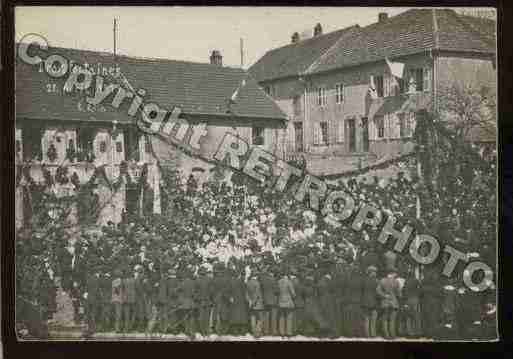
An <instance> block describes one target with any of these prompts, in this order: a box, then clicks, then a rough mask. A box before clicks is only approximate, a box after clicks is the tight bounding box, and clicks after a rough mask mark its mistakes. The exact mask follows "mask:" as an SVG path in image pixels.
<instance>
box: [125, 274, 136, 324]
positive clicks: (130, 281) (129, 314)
mask: <svg viewBox="0 0 513 359" xmlns="http://www.w3.org/2000/svg"><path fill="white" fill-rule="evenodd" d="M123 295H124V302H123V314H124V320H125V322H124V328H125V331H131V330H132V329H134V318H135V298H136V292H135V278H134V277H133V274H132V271H131V270H130V269H129V267H127V268H126V269H125V276H124V279H123Z"/></svg>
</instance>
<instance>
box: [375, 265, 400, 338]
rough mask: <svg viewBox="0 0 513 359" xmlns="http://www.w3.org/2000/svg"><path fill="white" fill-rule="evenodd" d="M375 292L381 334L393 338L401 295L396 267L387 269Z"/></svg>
mask: <svg viewBox="0 0 513 359" xmlns="http://www.w3.org/2000/svg"><path fill="white" fill-rule="evenodd" d="M376 293H377V294H378V297H379V298H380V301H381V303H380V304H381V305H380V307H381V310H382V315H381V324H382V330H383V335H384V337H385V338H394V337H395V336H396V332H397V311H398V309H399V300H400V297H401V290H400V287H399V281H398V280H397V270H396V269H394V268H391V269H389V270H388V274H387V276H386V277H385V278H382V279H381V280H380V281H379V283H378V287H377V288H376Z"/></svg>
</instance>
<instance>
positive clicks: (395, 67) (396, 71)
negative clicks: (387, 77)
mask: <svg viewBox="0 0 513 359" xmlns="http://www.w3.org/2000/svg"><path fill="white" fill-rule="evenodd" d="M385 61H386V63H387V66H388V69H389V70H390V73H391V74H392V75H394V76H395V77H398V78H400V79H402V78H403V73H404V64H403V63H402V62H390V61H389V60H388V58H387V57H385Z"/></svg>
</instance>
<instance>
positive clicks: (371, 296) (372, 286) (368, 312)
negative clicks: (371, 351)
mask: <svg viewBox="0 0 513 359" xmlns="http://www.w3.org/2000/svg"><path fill="white" fill-rule="evenodd" d="M377 271H378V269H377V268H376V267H375V266H373V265H371V266H369V267H368V268H367V276H366V277H365V278H364V279H363V283H362V299H361V303H362V309H363V316H364V331H365V336H366V337H368V338H374V337H375V336H376V335H377V332H376V322H377V319H378V307H379V306H378V300H377V294H376V288H377V287H378V279H377V277H376V275H377Z"/></svg>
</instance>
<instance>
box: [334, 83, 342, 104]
mask: <svg viewBox="0 0 513 359" xmlns="http://www.w3.org/2000/svg"><path fill="white" fill-rule="evenodd" d="M342 101H344V85H343V84H336V85H335V102H336V103H342Z"/></svg>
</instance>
